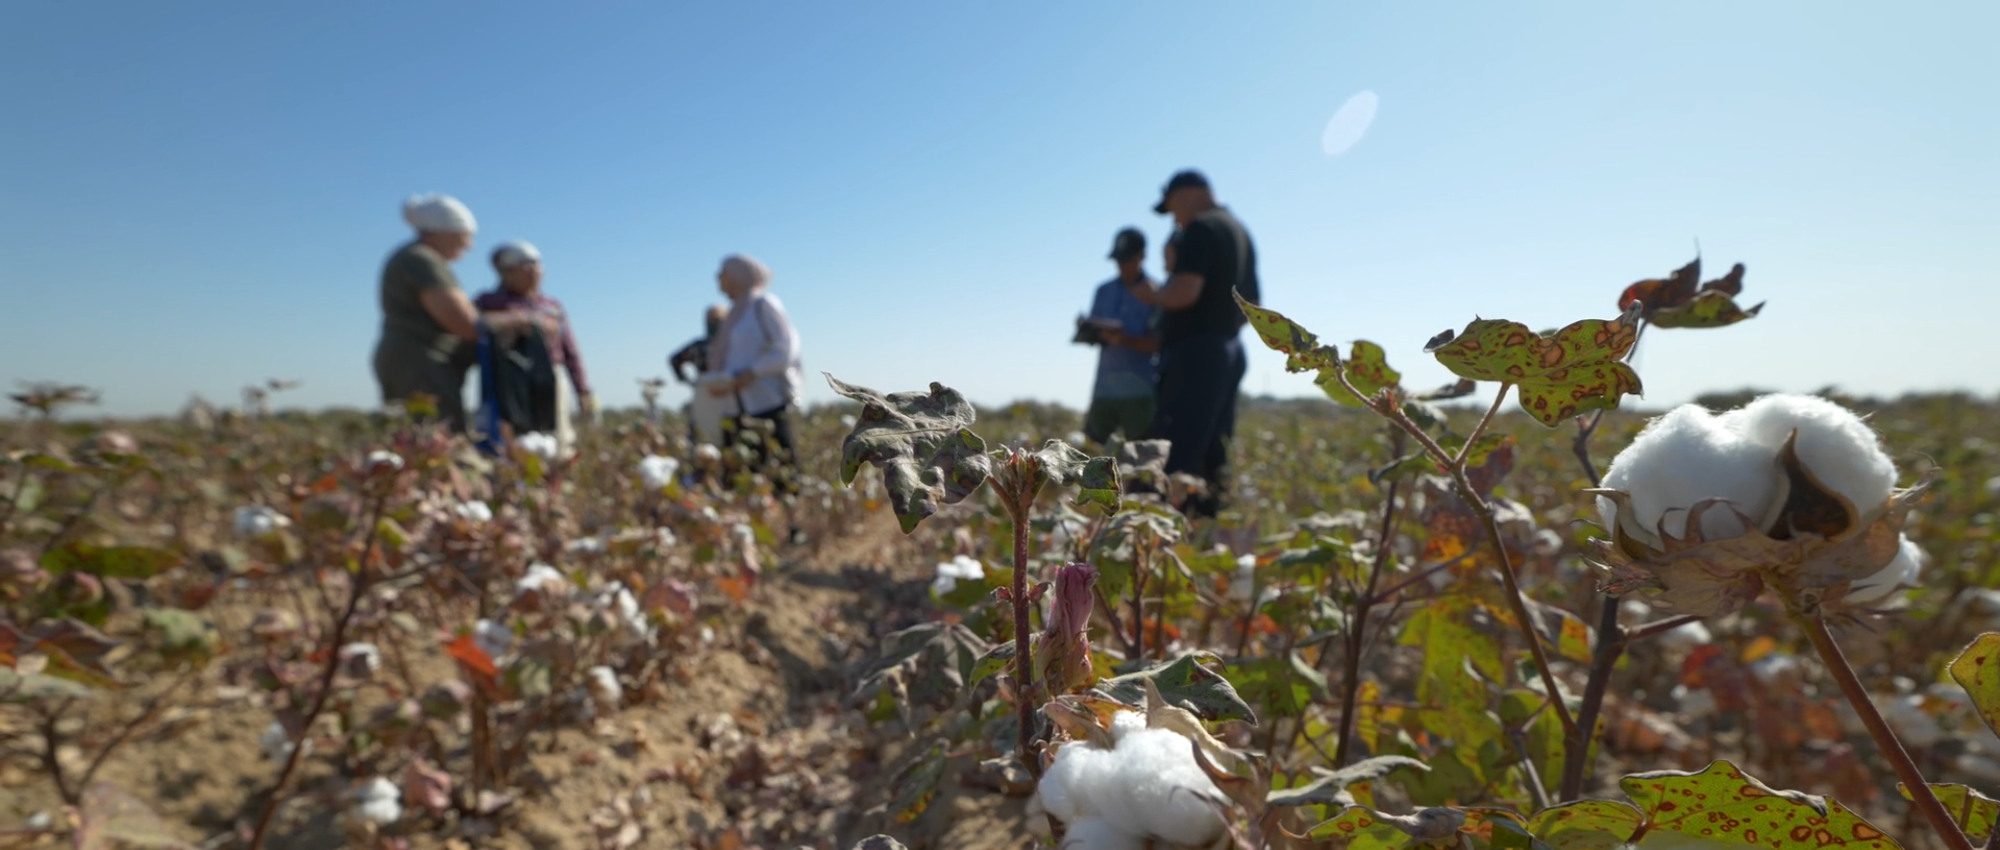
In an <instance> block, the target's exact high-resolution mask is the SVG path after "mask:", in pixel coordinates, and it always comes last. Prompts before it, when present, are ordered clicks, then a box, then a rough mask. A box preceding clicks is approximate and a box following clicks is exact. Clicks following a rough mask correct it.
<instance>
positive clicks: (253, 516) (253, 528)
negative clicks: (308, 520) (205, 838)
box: [236, 505, 292, 539]
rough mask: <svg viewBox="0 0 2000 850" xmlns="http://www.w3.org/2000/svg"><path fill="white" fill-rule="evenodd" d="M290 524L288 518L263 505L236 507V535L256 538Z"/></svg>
mask: <svg viewBox="0 0 2000 850" xmlns="http://www.w3.org/2000/svg"><path fill="white" fill-rule="evenodd" d="M291 524H292V521H291V519H290V518H288V517H286V516H285V515H284V514H281V513H278V512H277V511H275V510H272V509H271V508H269V507H266V506H264V505H250V506H248V507H241V508H237V509H236V535H237V536H238V537H248V538H251V539H256V538H259V537H263V536H266V535H269V534H274V533H276V532H277V531H278V529H281V528H284V527H286V526H289V525H291Z"/></svg>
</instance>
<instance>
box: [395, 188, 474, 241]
mask: <svg viewBox="0 0 2000 850" xmlns="http://www.w3.org/2000/svg"><path fill="white" fill-rule="evenodd" d="M403 220H404V221H407V222H409V223H410V226H411V227H414V228H416V229H418V230H420V231H422V232H425V233H473V232H475V231H477V230H479V222H477V221H474V220H473V218H472V211H471V210H469V209H466V208H465V205H464V204H461V203H459V202H458V199H457V198H454V197H452V196H450V195H440V194H436V193H432V194H427V195H411V196H410V197H409V199H407V200H405V201H403Z"/></svg>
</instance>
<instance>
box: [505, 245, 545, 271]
mask: <svg viewBox="0 0 2000 850" xmlns="http://www.w3.org/2000/svg"><path fill="white" fill-rule="evenodd" d="M541 261H542V252H540V251H537V250H535V246H533V245H531V244H529V243H527V242H525V241H523V240H520V239H509V240H507V241H505V242H502V243H500V244H499V245H496V246H494V247H493V267H494V268H496V269H511V268H513V267H515V266H518V265H521V264H523V263H539V262H541Z"/></svg>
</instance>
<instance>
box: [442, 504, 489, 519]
mask: <svg viewBox="0 0 2000 850" xmlns="http://www.w3.org/2000/svg"><path fill="white" fill-rule="evenodd" d="M451 512H452V513H454V514H457V515H458V518H459V519H462V520H465V521H467V522H492V521H493V509H492V508H490V507H487V506H486V503H485V502H482V501H479V500H477V499H474V500H472V501H470V502H459V503H458V504H456V505H453V506H452V508H451Z"/></svg>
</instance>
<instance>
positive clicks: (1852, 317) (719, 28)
mask: <svg viewBox="0 0 2000 850" xmlns="http://www.w3.org/2000/svg"><path fill="white" fill-rule="evenodd" d="M1237 6H1243V7H1244V8H1236V7H1237ZM1995 43H2000V6H1995V5H1993V4H1980V3H1970V2H1968V3H1958V4H1945V3H1939V4H1894V5H1884V4H1869V5H1863V4H1850V3H1785V2H1760V3H1695V2H1689V3H1672V4H1624V3H1621V4H1588V3H1562V4H1554V3H1547V4H1459V5H1457V6H1456V7H1450V8H1447V7H1445V6H1441V5H1430V4H1388V3H1374V4H1332V3H1320V2H1314V3H1299V4H1292V5H1280V4H1230V6H1229V7H1228V8H1224V7H1219V6H1217V5H1215V4H1197V3H1171V2H1157V3H1136V2H1135V3H1090V4H1006V5H1000V4H984V5H975V4H957V3H921V4H920V3H904V4H892V3H876V2H856V3H812V4H808V3H800V4H789V5H788V4H776V3H762V4H701V5H699V6H696V5H695V4H680V5H669V4H638V3H634V4H616V3H590V4H566V5H564V6H562V7H557V6H555V5H552V4H551V5H539V6H531V5H525V4H492V3H482V4H476V5H475V4H469V3H468V4H441V3H397V4H390V3H338V4H335V3H313V4H306V3H286V4H278V3H234V4H224V3H203V4H165V3H138V2H132V3H57V2H46V0H41V1H39V2H15V3H6V4H0V258H4V259H3V260H0V282H4V286H5V291H6V292H7V293H8V302H9V304H8V308H7V309H6V310H4V311H0V381H7V382H9V383H11V382H12V381H13V380H30V379H47V380H61V381H66V382H74V383H82V384H88V385H91V386H95V387H98V388H100V389H102V390H103V391H104V405H103V407H102V408H101V409H102V410H103V411H105V412H110V413H117V414H133V413H146V412H164V411H170V410H172V409H175V408H177V407H178V406H179V405H180V404H182V403H183V402H184V401H185V400H186V399H187V398H188V396H189V395H190V394H191V393H201V394H203V395H206V396H208V397H209V398H211V399H216V400H225V401H228V400H234V399H235V397H236V393H237V391H238V389H239V388H240V387H241V386H242V385H244V384H245V383H249V382H253V381H258V380H261V379H264V378H268V377H282V378H296V379H303V381H304V382H305V383H304V386H303V387H302V388H301V389H299V390H296V391H294V392H292V393H290V394H289V395H288V397H287V398H285V399H284V401H286V402H287V403H290V404H303V405H309V406H320V405H332V404H340V405H355V406H361V405H370V404H373V403H374V401H375V398H376V395H375V387H374V383H373V379H372V377H371V375H370V373H369V371H368V357H369V353H370V350H371V349H372V347H373V345H374V341H375V337H376V334H377V331H378V327H379V324H378V323H379V312H378V306H377V301H376V297H377V295H376V293H377V280H378V274H379V270H380V266H381V263H382V260H383V258H384V257H385V256H386V255H387V254H388V253H389V252H390V251H391V250H392V249H394V248H395V247H396V246H397V244H399V242H400V241H401V240H403V239H404V238H405V237H406V230H405V228H404V227H403V225H402V223H401V222H400V220H399V218H398V213H397V208H398V204H399V203H400V201H401V200H402V198H403V197H404V196H406V195H408V194H410V193H413V192H420V191H444V192H449V193H451V194H454V195H456V196H458V197H459V198H461V199H463V200H464V201H465V202H466V203H467V204H468V205H469V206H470V207H471V208H472V209H473V210H474V212H475V213H476V214H477V215H478V217H479V221H480V225H481V230H480V234H479V238H480V247H478V248H475V252H474V254H473V255H471V256H469V257H468V258H467V259H466V260H463V261H461V262H460V263H459V265H458V273H459V276H460V279H461V280H462V281H464V282H465V284H466V285H467V287H468V288H469V289H471V290H473V291H475V292H477V291H479V290H482V289H485V288H487V287H489V286H491V285H492V282H493V275H492V272H491V270H490V269H489V268H488V267H486V265H485V263H484V262H483V257H484V251H485V249H486V248H490V246H491V245H492V244H493V243H494V242H495V241H497V240H500V239H505V238H525V239H529V240H531V241H534V242H535V243H537V244H538V245H540V246H541V248H542V251H543V253H544V257H545V266H546V268H547V271H548V284H547V285H548V288H549V291H550V292H551V293H552V294H554V295H556V296H557V297H559V298H562V299H563V300H564V302H565V303H566V304H567V305H568V306H569V308H570V311H571V313H572V316H573V321H574V324H575V326H576V328H577V331H578V336H579V340H580V342H581V344H582V346H583V349H584V353H585V357H586V360H587V361H588V363H589V366H590V369H591V372H592V377H593V379H594V381H595V382H596V383H597V384H598V385H599V386H600V388H601V389H600V394H601V395H602V396H603V398H604V400H605V401H606V402H607V403H609V404H614V405H623V404H634V403H636V402H637V398H638V396H637V389H636V384H635V379H637V378H640V377H644V376H650V375H659V374H663V373H664V371H665V368H664V364H663V362H662V361H663V358H664V356H665V355H666V354H667V353H668V352H670V351H672V350H673V349H674V348H676V347H678V346H679V345H680V344H681V343H682V342H684V341H685V340H686V339H688V338H689V337H691V336H692V335H693V334H694V333H695V332H696V331H697V330H698V326H699V312H700V310H701V308H702V306H703V305H704V304H705V303H707V302H709V301H711V300H713V299H714V298H715V297H716V295H715V292H714V289H713V272H714V268H715V266H716V263H717V261H718V260H719V258H720V257H722V256H723V255H724V254H726V253H728V252H731V251H745V252H749V253H752V254H755V255H757V256H759V257H761V258H763V259H764V260H765V261H767V262H768V263H769V264H770V265H771V267H772V268H773V269H774V270H775V271H776V275H777V277H776V283H775V286H776V291H777V292H778V293H779V294H780V295H781V296H782V297H783V298H784V300H785V302H786V304H787V305H788V306H789V307H790V309H791V311H792V313H793V314H794V317H795V320H796V321H797V323H798V325H799V327H800V330H801V333H802V334H803V336H804V340H805V345H806V349H805V361H806V366H807V368H808V370H809V371H810V372H812V373H813V374H814V376H815V378H816V375H817V372H818V371H819V370H827V371H831V372H833V373H834V374H836V375H838V376H839V377H841V378H842V379H843V380H847V381H850V382H853V383H859V384H863V385H868V386H874V387H876V388H878V389H885V390H889V389H909V388H917V387H921V386H924V385H925V384H926V383H927V382H929V381H932V380H937V381H942V382H944V383H947V384H950V385H953V386H956V387H958V388H960V389H961V390H963V391H965V392H966V393H967V394H968V395H969V396H971V397H972V398H973V399H974V400H976V401H981V402H996V403H997V402H1004V401H1008V400H1012V399H1016V398H1037V399H1047V400H1056V401H1061V402H1065V403H1068V404H1071V405H1080V404H1081V403H1082V402H1083V401H1084V400H1085V398H1086V397H1087V394H1088V392H1089V381H1090V372H1091V364H1092V362H1093V361H1092V358H1093V356H1094V355H1093V352H1092V351H1091V350H1089V349H1084V348H1081V347H1076V346H1071V345H1069V344H1068V343H1067V339H1068V335H1069V325H1070V322H1071V320H1072V319H1073V317H1074V316H1075V314H1076V313H1077V312H1078V311H1079V310H1081V309H1083V308H1084V307H1085V306H1087V304H1088V300H1089V294H1090V290H1091V288H1092V287H1093V286H1094V285H1095V284H1096V283H1098V282H1100V281H1101V280H1103V279H1104V278H1105V277H1106V276H1108V275H1109V274H1110V272H1111V267H1110V264H1109V263H1108V262H1107V261H1106V260H1104V259H1103V257H1104V253H1105V251H1106V250H1107V249H1108V248H1109V244H1110V238H1111V235H1112V233H1113V232H1114V231H1116V230H1117V229H1118V228H1119V227H1121V226H1124V225H1128V224H1131V225H1138V226H1141V227H1143V228H1145V229H1146V230H1147V231H1148V233H1149V234H1150V235H1152V236H1153V238H1154V242H1155V244H1156V245H1157V241H1158V239H1159V238H1160V237H1161V236H1162V235H1164V233H1165V232H1166V229H1167V227H1166V222H1165V221H1164V219H1162V218H1160V217H1157V216H1154V215H1153V214H1152V213H1151V211H1150V205H1151V203H1152V202H1153V201H1154V199H1155V198H1156V197H1157V193H1158V189H1159V186H1160V184H1161V183H1162V182H1163V181H1164V180H1165V179H1166V177H1167V176H1168V175H1169V174H1170V173H1171V172H1172V171H1174V170H1175V169H1178V168H1182V167H1186V166H1198V167H1201V168H1203V169H1204V170H1206V171H1207V172H1208V174H1209V176H1210V177H1211V179H1212V180H1213V181H1214V182H1215V185H1216V188H1217V193H1218V195H1219V196H1220V198H1221V199H1222V201H1223V202H1224V203H1226V204H1229V205H1230V206H1231V207H1233V208H1234V209H1235V210H1236V211H1237V213H1238V215H1239V216H1240V217H1241V218H1242V219H1243V221H1244V222H1245V223H1246V224H1247V225H1248V226H1249V228H1250V230H1251V232H1252V234H1253V235H1254V237H1255V238H1256V240H1257V245H1258V250H1259V253H1260V257H1261V259H1262V274H1263V280H1264V293H1265V298H1266V301H1267V302H1268V303H1269V304H1270V305H1271V306H1274V307H1276V308H1278V309H1280V310H1283V311H1286V312H1287V313H1290V314H1291V315H1293V316H1294V317H1295V318H1297V319H1299V320H1301V321H1302V322H1304V323H1305V324H1307V325H1308V326H1309V327H1311V328H1313V329H1314V330H1316V331H1319V332H1320V333H1321V335H1322V336H1324V337H1327V338H1330V339H1332V340H1335V341H1345V340H1348V339H1353V338H1357V337H1360V338H1368V339H1373V340H1375V341H1378V342H1380V343H1382V344H1383V345H1384V346H1385V347H1386V348H1387V350H1388V353H1389V357H1390V362H1391V363H1392V364H1394V365H1397V366H1399V367H1400V368H1402V369H1403V371H1404V372H1405V373H1406V376H1407V377H1408V382H1409V383H1411V384H1413V385H1429V384H1433V383H1443V382H1444V381H1445V379H1446V375H1445V373H1444V371H1443V369H1442V368H1441V367H1439V366H1438V365H1437V364H1436V363H1435V362H1434V361H1431V360H1430V359H1429V358H1428V357H1427V356H1425V355H1424V354H1423V353H1422V350H1421V348H1422V345H1423V342H1424V340H1426V339H1427V338H1429V337H1430V336H1431V335H1432V334H1434V333H1436V332H1437V331H1439V330H1442V329H1444V328H1447V327H1461V326H1463V324H1464V323H1465V322H1466V321H1468V320H1470V319H1472V318H1473V317H1474V316H1475V315H1479V316H1486V317H1493V318H1513V319H1518V320H1520V321H1523V322H1526V323H1528V324H1529V325H1531V326H1534V327H1538V328H1539V327H1550V326H1554V325H1557V324H1561V323H1564V322H1567V321H1571V320H1574V319H1579V318H1586V317H1607V316H1609V315H1611V313H1612V312H1613V303H1612V302H1613V299H1614V298H1615V296H1616V295H1617V293H1618V290H1619V289H1620V288H1622V287H1623V286H1624V285H1625V284H1627V283H1629V282H1631V281H1632V280H1635V279H1638V278H1640V277H1646V276H1654V275H1658V274H1661V273H1664V272H1666V271H1668V270H1670V269H1672V268H1674V267H1676V266H1678V265H1680V264H1681V263H1682V262H1685V261H1686V260H1687V259H1688V258H1689V257H1690V256H1691V255H1692V254H1693V251H1694V245H1695V243H1696V240H1699V242H1700V245H1701V248H1702V250H1703V252H1704V254H1705V256H1706V258H1707V261H1708V263H1709V264H1710V268H1711V269H1712V270H1714V271H1720V270H1722V269H1726V268H1727V267H1728V265H1729V264H1730V263H1732V262H1737V261H1742V262H1745V263H1747V264H1748V266H1749V276H1748V280H1747V283H1748V291H1747V292H1746V295H1745V297H1746V299H1747V300H1749V301H1752V302H1754V301H1760V300H1765V299H1769V301H1770V305H1769V306H1768V307H1767V308H1766V310H1765V313H1764V315H1763V316H1762V317H1760V318H1758V319H1756V320H1754V321H1752V322H1749V323H1746V324H1743V325H1739V326H1736V327H1733V328H1728V329H1723V330H1715V331H1676V332H1670V333H1657V334H1648V336H1647V338H1646V341H1645V344H1644V348H1643V350H1642V351H1641V353H1640V355H1639V359H1638V362H1637V365H1638V367H1639V371H1640V374H1641V375H1642V376H1643V377H1644V379H1645V381H1646V384H1647V388H1648V392H1647V398H1646V403H1647V404H1649V405H1660V404H1666V403H1672V402H1676V401H1680V400H1684V399H1686V398H1688V397H1690V396H1692V395H1694V394H1696V393H1698V392H1701V391H1703V390H1706V389H1714V388H1735V387H1740V386H1744V385H1756V386H1760V387H1769V388H1776V389H1792V390H1810V389H1814V388H1818V387H1821V386H1824V385H1827V384H1839V385H1841V386H1843V387H1845V388H1848V389H1849V390H1852V391H1859V392H1871V393H1895V392H1900V391H1903V390H1906V389H1931V388H1945V387H1956V388H1969V389H1972V390H1975V391H1977V392H1980V393H1992V392H1994V391H1995V390H1996V389H2000V377H1996V375H2000V373H1996V371H1995V370H1993V369H1992V368H1991V367H1990V365H1989V364H1991V363H1992V362H1994V361H1995V359H1996V356H2000V342H1996V341H1995V339H1996V338H1995V335H1994V334H1992V333H1991V332H1990V331H1989V330H1988V322H1989V321H1990V317H1991V316H1992V315H1993V314H1994V312H1995V310H1994V308H1995V307H1996V306H2000V295H1996V294H1995V284H1996V283H2000V281H1996V275H2000V272H1996V270H2000V204H1996V203H1995V200H1994V199H1995V198H1996V197H2000V167H1996V166H1995V164H1994V162H1993V157H1994V155H1995V152H1996V151H2000V110H1996V107H2000V94H1996V89H1995V83H1996V81H2000V51H1996V50H1994V49H1993V45H1994V44H1995ZM1362 91H1369V92H1373V93H1374V94H1375V96H1376V97H1377V98H1378V111H1377V114H1376V117H1375V120H1374V122H1373V124H1372V125H1371V126H1370V127H1369V129H1368V131H1367V133H1366V135H1365V136H1364V137H1363V138H1362V140H1361V141H1360V142H1359V143H1358V144H1356V145H1354V146H1353V147H1352V148H1351V149H1350V150H1348V151H1347V152H1346V153H1345V154H1343V155H1341V156H1338V157H1329V156H1328V155H1326V154H1325V153H1324V152H1323V151H1322V149H1321V134H1322V132H1323V130H1324V129H1325V126H1326V124H1327V121H1328V119H1329V118H1330V117H1331V116H1332V115H1333V114H1334V111H1335V110H1336V109H1337V108H1338V107H1339V106H1340V105H1341V104H1342V103H1343V102H1345V101H1346V100H1347V99H1348V98H1350V97H1352V96H1353V95H1355V94H1356V93H1358V92H1362ZM1154 257H1155V258H1154V260H1153V262H1151V263H1149V266H1150V267H1151V268H1152V269H1153V270H1155V273H1157V268H1158V263H1157V253H1155V255H1154ZM1246 341H1247V338H1246ZM1281 364H1282V361H1281V359H1280V358H1278V357H1277V356H1276V355H1272V354H1270V353H1269V352H1264V351H1261V350H1259V351H1257V352H1255V353H1254V354H1253V357H1252V367H1251V372H1250V375H1249V377H1248V378H1247V379H1246V381H1245V384H1244V386H1245V389H1246V390H1248V391H1251V392H1272V393H1277V394H1282V395H1303V394H1310V393H1313V392H1315V390H1314V389H1313V387H1312V385H1311V384H1310V383H1309V382H1308V381H1307V380H1306V379H1305V378H1303V377H1300V376H1289V375H1286V374H1284V372H1283V370H1282V365H1281ZM683 397H684V395H679V394H677V395H675V396H673V397H671V399H670V400H674V401H678V400H679V399H680V398H683ZM807 397H808V399H821V398H826V397H828V393H827V392H826V390H825V389H824V385H823V384H821V383H820V382H818V381H817V380H816V379H815V380H814V381H811V382H809V387H808V396H807Z"/></svg>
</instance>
